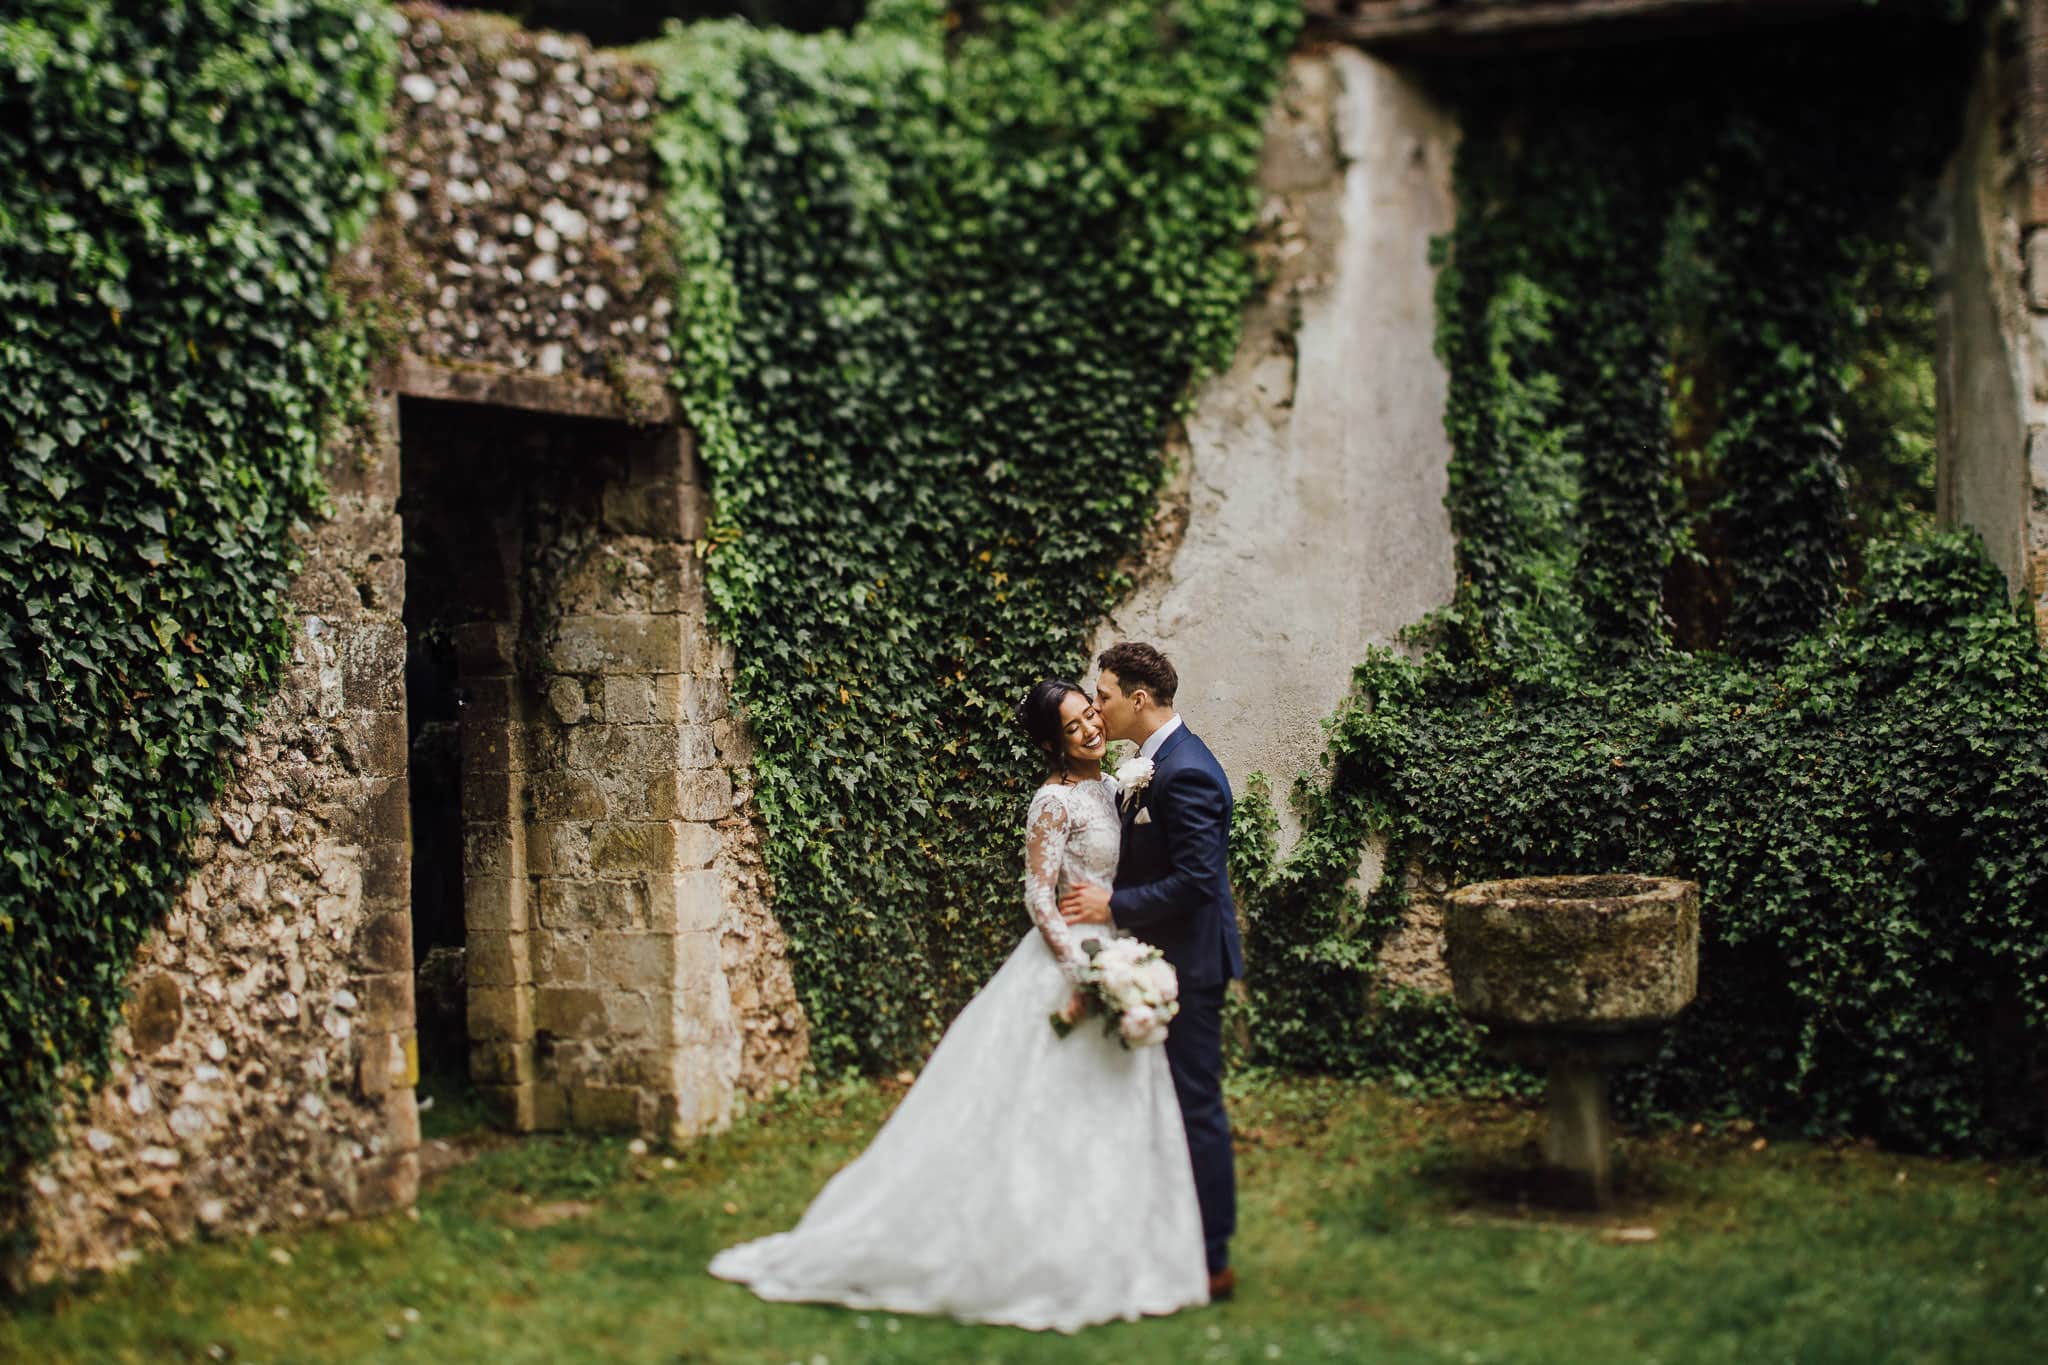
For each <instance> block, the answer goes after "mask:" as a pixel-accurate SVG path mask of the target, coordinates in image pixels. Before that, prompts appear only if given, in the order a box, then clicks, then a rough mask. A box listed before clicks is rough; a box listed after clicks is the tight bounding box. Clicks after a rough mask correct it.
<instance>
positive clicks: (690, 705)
mask: <svg viewBox="0 0 2048 1365" xmlns="http://www.w3.org/2000/svg"><path fill="white" fill-rule="evenodd" d="M658 682H659V683H661V684H662V685H663V686H664V687H665V688H668V689H671V690H673V692H674V701H675V706H676V709H677V711H678V712H679V713H680V715H681V718H682V719H683V720H686V721H688V722H689V723H690V724H692V725H705V724H709V723H710V722H712V721H714V720H723V719H725V717H726V715H727V714H728V713H729V710H730V703H729V701H728V700H727V697H726V690H725V681H724V679H722V678H719V677H717V676H716V675H712V676H700V677H681V678H662V679H659V680H658Z"/></svg>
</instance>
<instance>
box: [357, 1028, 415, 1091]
mask: <svg viewBox="0 0 2048 1365" xmlns="http://www.w3.org/2000/svg"><path fill="white" fill-rule="evenodd" d="M409 1036H410V1035H407V1034H399V1033H358V1034H356V1035H355V1045H356V1090H357V1091H358V1093H360V1094H362V1095H363V1096H365V1097H375V1096H378V1095H381V1094H383V1093H384V1092H385V1091H387V1090H391V1089H395V1088H397V1087H400V1086H406V1085H410V1084H411V1082H410V1081H409V1080H407V1079H406V1077H407V1074H408V1072H409V1071H410V1070H411V1068H410V1065H409V1063H408V1058H407V1049H406V1045H405V1043H406V1039H407V1037H409Z"/></svg>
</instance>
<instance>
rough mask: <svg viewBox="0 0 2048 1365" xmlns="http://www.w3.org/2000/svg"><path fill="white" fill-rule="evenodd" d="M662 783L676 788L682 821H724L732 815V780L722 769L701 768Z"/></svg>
mask: <svg viewBox="0 0 2048 1365" xmlns="http://www.w3.org/2000/svg"><path fill="white" fill-rule="evenodd" d="M662 780H666V781H669V782H672V783H673V784H674V787H675V812H676V816H677V818H679V819H683V820H723V819H725V818H726V817H727V816H729V815H731V814H732V777H731V775H730V774H728V773H727V772H726V771H725V770H724V769H723V768H698V769H696V770H694V771H691V772H683V773H674V774H671V775H669V776H668V777H667V778H666V779H662Z"/></svg>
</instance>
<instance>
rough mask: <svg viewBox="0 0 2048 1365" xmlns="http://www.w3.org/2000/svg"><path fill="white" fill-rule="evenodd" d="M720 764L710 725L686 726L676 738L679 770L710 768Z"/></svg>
mask: <svg viewBox="0 0 2048 1365" xmlns="http://www.w3.org/2000/svg"><path fill="white" fill-rule="evenodd" d="M717 762H718V750H717V748H716V747H715V744H714V741H713V740H712V737H711V727H710V726H708V725H685V726H683V727H682V730H681V733H680V734H678V735H677V736H676V766H677V767H678V768H686V769H687V768H709V767H711V766H712V765H713V764H715V763H717Z"/></svg>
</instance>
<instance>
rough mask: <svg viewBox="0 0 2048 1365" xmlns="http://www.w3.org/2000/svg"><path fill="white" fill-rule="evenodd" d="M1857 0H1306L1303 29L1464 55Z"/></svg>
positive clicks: (1773, 16) (1686, 30)
mask: <svg viewBox="0 0 2048 1365" xmlns="http://www.w3.org/2000/svg"><path fill="white" fill-rule="evenodd" d="M1866 8H1868V6H1867V5H1866V4H1864V3H1863V0H1524V3H1520V4H1501V3H1495V4H1482V5H1474V4H1467V3H1460V2H1459V0H1306V3H1305V9H1306V10H1307V13H1308V25H1309V27H1308V33H1309V35H1310V36H1311V37H1320V38H1323V39H1326V40H1334V41H1337V42H1348V43H1357V44H1358V45H1360V46H1361V47H1368V48H1375V49H1382V50H1387V51H1400V52H1413V53H1419V54H1433V53H1434V54H1459V55H1469V54H1471V53H1474V52H1483V51H1487V50H1504V49H1518V48H1529V47H1591V46H1595V45H1597V44H1603V43H1615V42H1635V41H1638V40H1641V39H1644V38H1651V37H1657V38H1663V37H1671V36H1674V35H1683V34H1697V33H1712V32H1716V31H1723V32H1725V31H1729V30H1739V29H1744V28H1752V27H1757V26H1760V25H1764V24H1774V23H1785V22H1796V21H1798V20H1802V19H1810V18H1814V17H1816V16H1821V15H1827V14H1833V13H1843V12H1847V11H1853V10H1857V9H1866Z"/></svg>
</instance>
